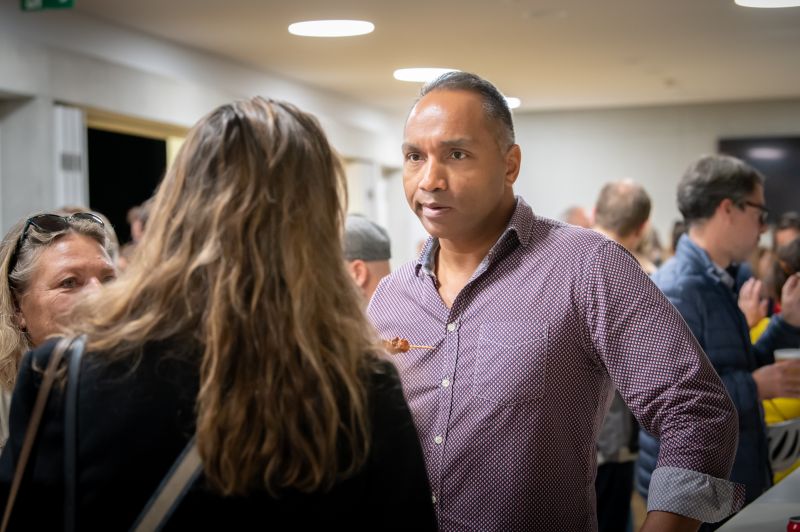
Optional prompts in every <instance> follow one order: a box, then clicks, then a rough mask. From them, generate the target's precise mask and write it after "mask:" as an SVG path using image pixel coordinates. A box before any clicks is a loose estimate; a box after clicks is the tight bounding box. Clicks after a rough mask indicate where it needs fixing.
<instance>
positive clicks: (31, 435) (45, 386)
mask: <svg viewBox="0 0 800 532" xmlns="http://www.w3.org/2000/svg"><path fill="white" fill-rule="evenodd" d="M71 342H72V339H71V338H62V339H61V340H59V341H58V343H57V344H56V346H55V347H54V348H53V352H52V353H51V354H50V360H49V361H48V363H47V367H46V368H45V370H44V375H43V376H42V383H41V384H40V385H39V393H38V394H37V395H36V402H34V404H33V410H32V411H31V417H30V419H29V420H28V426H27V428H26V429H25V439H24V440H23V441H22V448H21V450H20V453H19V457H18V458H17V466H16V467H15V468H14V478H13V480H12V481H11V488H10V490H9V493H8V499H6V508H5V511H4V512H3V522H2V524H0V532H5V531H6V530H7V529H8V521H9V519H11V511H12V510H13V509H14V502H15V501H16V500H17V493H18V492H19V488H20V486H21V485H22V477H24V476H25V468H26V467H27V465H28V459H29V458H30V456H31V451H32V450H33V444H34V443H35V442H36V434H38V432H39V425H40V424H41V422H42V416H43V415H44V409H45V406H47V399H48V398H49V397H50V390H52V388H53V383H54V382H55V380H56V373H57V371H58V366H59V364H60V363H61V359H62V358H63V356H64V352H65V351H66V350H67V349H69V346H70V343H71Z"/></svg>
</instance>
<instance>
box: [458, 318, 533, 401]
mask: <svg viewBox="0 0 800 532" xmlns="http://www.w3.org/2000/svg"><path fill="white" fill-rule="evenodd" d="M546 377H547V325H542V324H534V323H530V322H503V323H484V324H483V325H481V328H480V333H479V337H478V353H477V354H476V362H475V371H474V372H473V379H472V382H473V392H474V394H475V396H477V397H480V398H482V399H488V400H490V401H494V402H497V403H521V402H526V401H532V400H534V399H539V398H541V397H542V396H543V395H544V390H545V378H546Z"/></svg>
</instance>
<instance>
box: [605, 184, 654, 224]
mask: <svg viewBox="0 0 800 532" xmlns="http://www.w3.org/2000/svg"><path fill="white" fill-rule="evenodd" d="M650 207H651V204H650V196H649V195H648V194H647V192H646V191H645V189H644V187H642V186H641V185H639V184H638V183H634V182H633V181H630V180H625V181H615V182H612V183H607V184H606V185H605V186H603V188H602V190H600V195H599V196H598V197H597V203H596V204H595V207H594V221H595V223H596V224H597V225H598V227H600V228H602V229H606V230H608V231H612V232H614V233H615V234H617V235H619V236H620V237H622V238H624V237H626V236H628V235H630V234H632V233H633V232H634V231H636V230H638V229H639V228H640V227H642V225H644V223H645V222H647V220H648V219H649V218H650Z"/></svg>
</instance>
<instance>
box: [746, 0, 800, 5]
mask: <svg viewBox="0 0 800 532" xmlns="http://www.w3.org/2000/svg"><path fill="white" fill-rule="evenodd" d="M735 1H736V4H737V5H740V6H743V7H797V6H800V0H735Z"/></svg>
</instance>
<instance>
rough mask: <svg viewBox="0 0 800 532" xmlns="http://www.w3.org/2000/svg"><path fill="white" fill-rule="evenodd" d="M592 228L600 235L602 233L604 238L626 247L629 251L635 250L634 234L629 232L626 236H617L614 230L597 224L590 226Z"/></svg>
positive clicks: (635, 239)
mask: <svg viewBox="0 0 800 532" xmlns="http://www.w3.org/2000/svg"><path fill="white" fill-rule="evenodd" d="M592 229H593V230H594V231H597V232H598V233H600V234H601V235H604V236H605V237H606V238H609V239H611V240H613V241H614V242H616V243H617V244H619V245H620V246H622V247H624V248H625V249H627V250H628V251H629V252H631V253H633V252H634V251H636V244H637V238H636V236H635V235H634V234H631V235H629V236H627V237H622V236H619V235H618V234H617V233H615V232H614V231H611V230H610V229H606V228H604V227H600V226H599V225H595V226H594V227H592Z"/></svg>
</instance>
